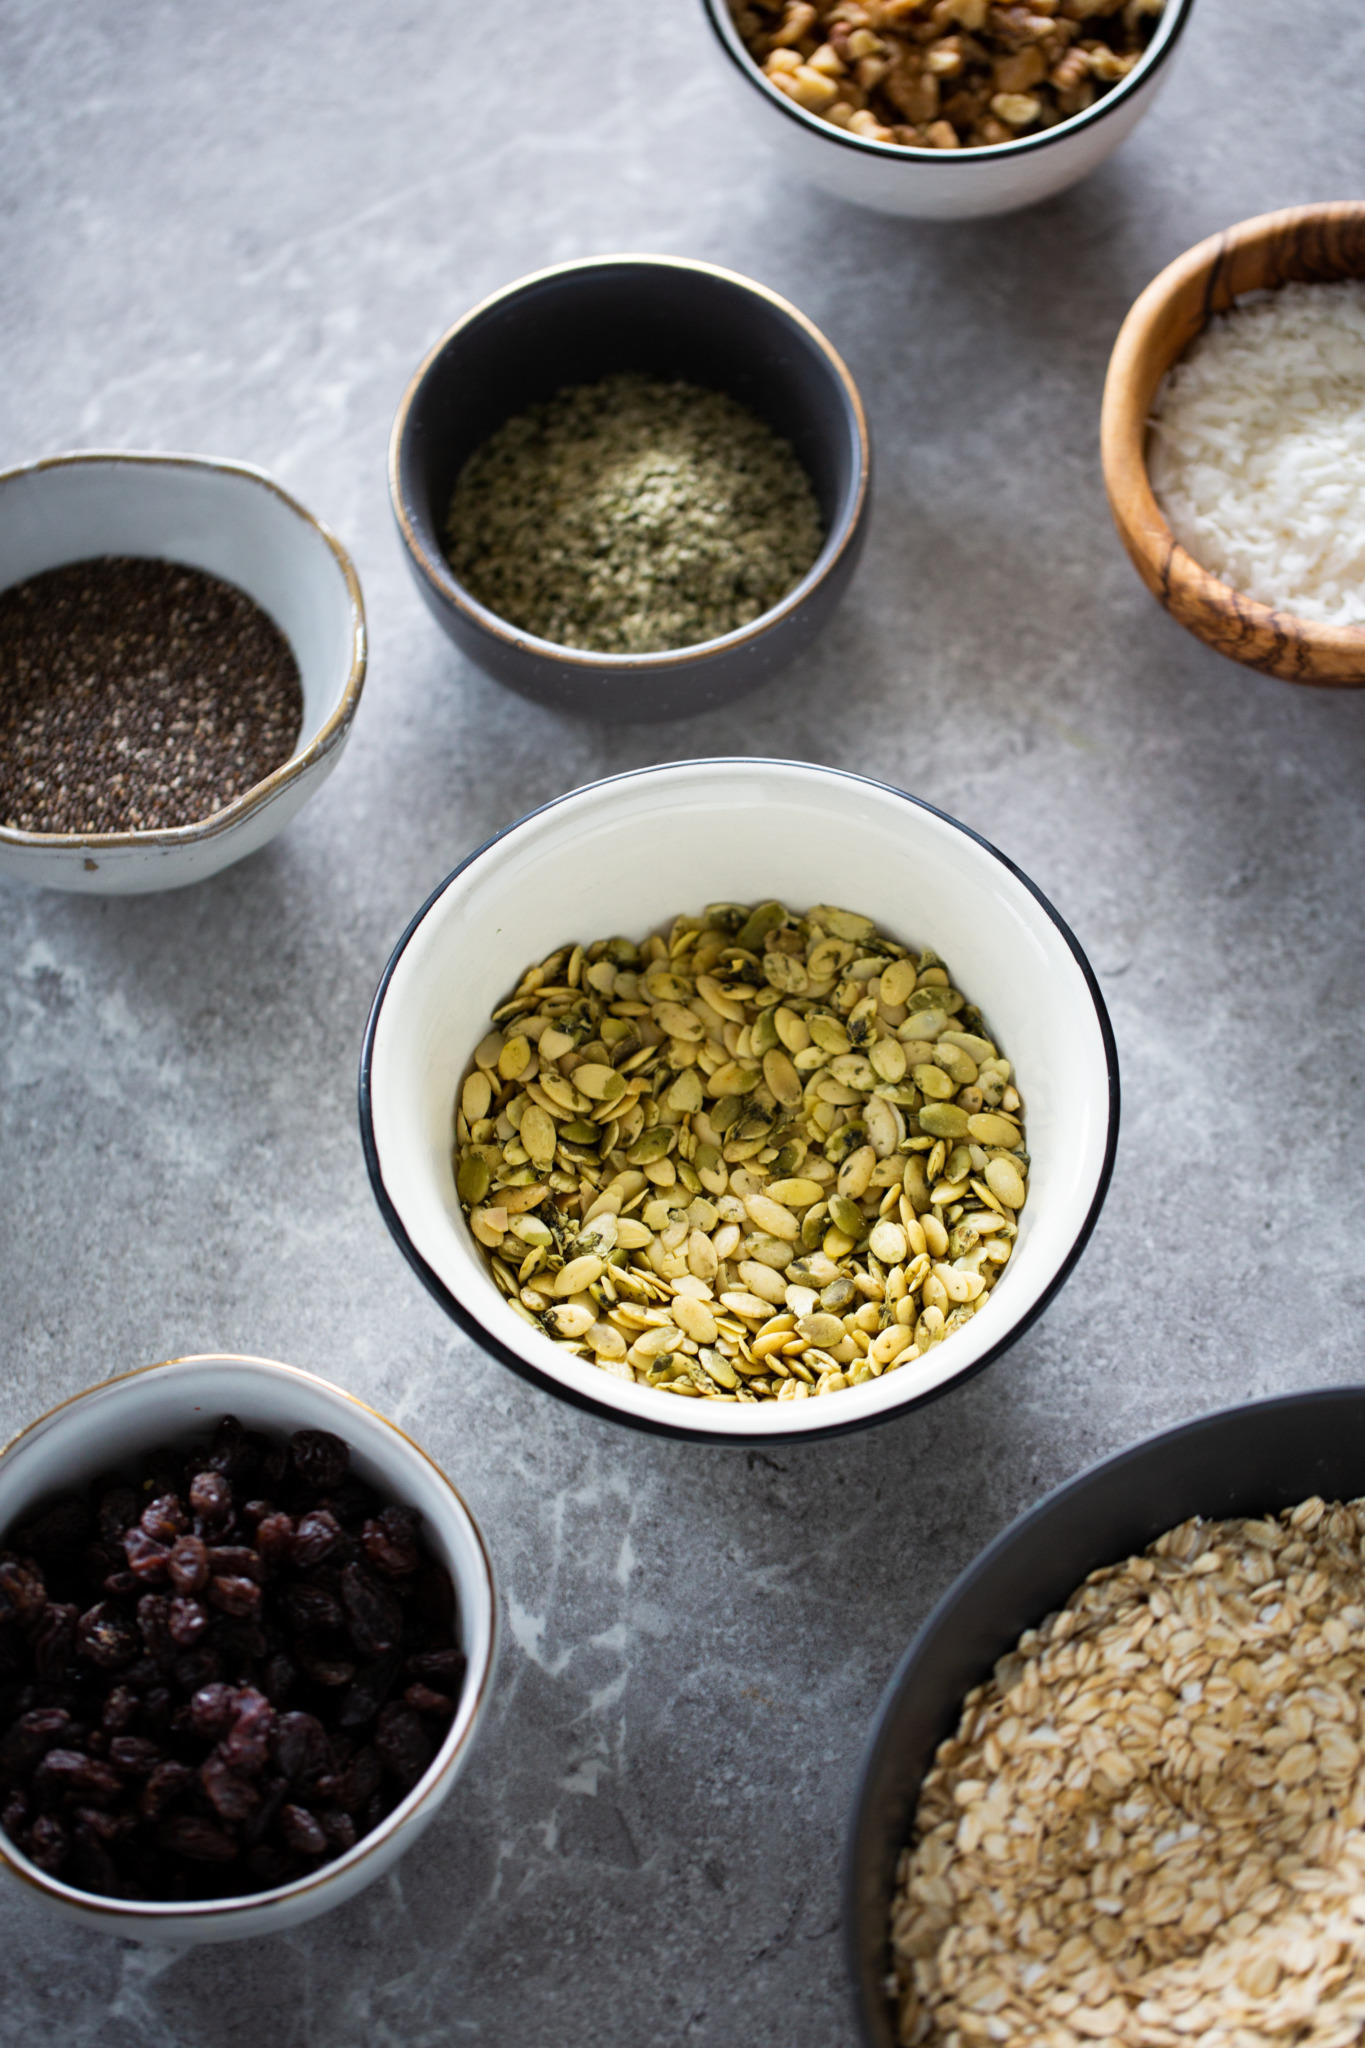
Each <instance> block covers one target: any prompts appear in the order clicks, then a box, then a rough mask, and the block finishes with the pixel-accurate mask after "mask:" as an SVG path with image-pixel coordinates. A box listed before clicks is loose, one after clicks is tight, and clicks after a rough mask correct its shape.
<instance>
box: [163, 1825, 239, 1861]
mask: <svg viewBox="0 0 1365 2048" xmlns="http://www.w3.org/2000/svg"><path fill="white" fill-rule="evenodd" d="M157 1840H158V1841H159V1842H160V1844H161V1846H162V1848H163V1849H165V1850H168V1851H169V1853H170V1854H171V1855H172V1856H188V1857H189V1858H190V1859H191V1860H192V1861H193V1862H195V1863H231V1862H233V1861H234V1860H235V1858H236V1855H237V1844H236V1843H235V1842H234V1841H233V1839H232V1837H231V1835H229V1834H226V1833H225V1832H224V1830H223V1829H222V1828H220V1827H215V1826H214V1824H213V1822H212V1821H211V1820H204V1819H202V1818H201V1816H200V1815H199V1814H197V1813H176V1814H172V1815H171V1817H170V1819H169V1820H164V1821H163V1822H162V1823H161V1826H160V1829H159V1830H158V1833H157Z"/></svg>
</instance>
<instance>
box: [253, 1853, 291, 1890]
mask: <svg viewBox="0 0 1365 2048" xmlns="http://www.w3.org/2000/svg"><path fill="white" fill-rule="evenodd" d="M246 1862H247V1869H248V1870H249V1871H250V1872H251V1875H252V1876H253V1878H254V1879H255V1880H256V1884H257V1886H258V1888H259V1889H260V1890H261V1891H263V1892H270V1891H274V1890H275V1888H276V1886H277V1885H282V1884H288V1883H289V1880H290V1879H291V1878H294V1877H297V1876H298V1874H299V1866H298V1864H297V1862H296V1861H295V1859H294V1858H293V1857H292V1856H291V1855H289V1853H288V1852H287V1850H284V1849H277V1848H276V1846H275V1844H274V1843H273V1842H262V1843H261V1844H260V1845H259V1846H258V1847H257V1848H255V1849H253V1850H252V1852H251V1854H250V1855H249V1856H248V1857H247V1859H246Z"/></svg>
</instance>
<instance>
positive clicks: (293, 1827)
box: [280, 1806, 327, 1856]
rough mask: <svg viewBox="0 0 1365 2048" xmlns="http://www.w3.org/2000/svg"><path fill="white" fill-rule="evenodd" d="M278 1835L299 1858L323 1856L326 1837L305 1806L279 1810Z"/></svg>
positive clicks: (286, 1807) (287, 1807)
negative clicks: (279, 1834)
mask: <svg viewBox="0 0 1365 2048" xmlns="http://www.w3.org/2000/svg"><path fill="white" fill-rule="evenodd" d="M280 1833H281V1835H282V1836H283V1837H284V1840H285V1842H286V1843H287V1844H288V1846H289V1847H290V1848H291V1849H293V1850H296V1851H297V1853H298V1854H299V1855H300V1856H325V1855H326V1853H327V1837H326V1835H325V1834H324V1833H323V1831H322V1829H321V1828H320V1827H319V1826H318V1824H317V1822H316V1821H315V1820H314V1818H313V1816H312V1814H311V1813H310V1812H309V1811H308V1808H307V1807H306V1806H285V1807H282V1808H281V1809H280Z"/></svg>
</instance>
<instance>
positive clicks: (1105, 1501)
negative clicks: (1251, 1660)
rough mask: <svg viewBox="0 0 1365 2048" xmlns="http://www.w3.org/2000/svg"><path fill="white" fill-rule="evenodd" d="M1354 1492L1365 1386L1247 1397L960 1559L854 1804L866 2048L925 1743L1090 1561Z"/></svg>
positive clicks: (880, 2032)
mask: <svg viewBox="0 0 1365 2048" xmlns="http://www.w3.org/2000/svg"><path fill="white" fill-rule="evenodd" d="M1362 1492H1365V1387H1330V1388H1323V1389H1320V1390H1318V1391H1316V1392H1312V1393H1299V1394H1288V1395H1284V1396H1281V1397H1280V1398H1278V1399H1275V1400H1269V1401H1249V1402H1246V1403H1245V1404H1243V1405H1242V1406H1240V1407H1236V1408H1225V1409H1222V1410H1220V1411H1218V1412H1217V1413H1215V1414H1213V1415H1202V1416H1200V1417H1199V1418H1198V1420H1197V1421H1194V1422H1186V1423H1182V1424H1181V1425H1180V1427H1179V1428H1177V1429H1170V1430H1166V1431H1164V1432H1163V1433H1162V1434H1161V1435H1160V1436H1153V1437H1148V1438H1147V1439H1146V1440H1145V1441H1144V1442H1142V1443H1139V1444H1134V1445H1133V1446H1132V1447H1131V1448H1130V1449H1129V1450H1126V1451H1120V1452H1119V1453H1118V1454H1117V1455H1116V1456H1115V1457H1112V1458H1106V1459H1105V1460H1104V1461H1103V1462H1102V1463H1101V1464H1098V1465H1093V1466H1092V1467H1091V1468H1090V1470H1089V1471H1088V1472H1083V1473H1081V1474H1080V1476H1079V1477H1078V1478H1076V1479H1072V1480H1069V1481H1068V1482H1067V1484H1066V1485H1064V1486H1061V1487H1058V1489H1057V1490H1056V1492H1055V1493H1050V1494H1048V1496H1047V1497H1046V1499H1044V1500H1041V1501H1040V1502H1039V1503H1038V1505H1037V1506H1036V1507H1033V1508H1030V1509H1029V1510H1028V1512H1027V1513H1026V1514H1024V1515H1021V1516H1020V1517H1019V1519H1018V1521H1016V1522H1014V1523H1012V1524H1011V1525H1010V1527H1009V1528H1008V1529H1006V1530H1005V1531H1004V1533H1003V1534H1002V1535H1000V1536H997V1537H996V1539H995V1541H994V1542H993V1543H992V1544H990V1545H989V1547H988V1548H987V1549H986V1550H984V1551H983V1552H982V1553H981V1555H980V1557H978V1558H977V1559H976V1561H975V1563H974V1564H971V1565H969V1566H968V1568H967V1570H966V1571H965V1572H963V1574H962V1576H961V1577H960V1578H959V1579H958V1580H957V1581H956V1583H955V1584H954V1585H953V1586H951V1587H950V1588H949V1590H948V1592H946V1593H945V1594H944V1596H943V1598H942V1599H941V1600H940V1601H939V1603H938V1605H937V1606H936V1607H935V1609H934V1611H933V1613H932V1614H931V1615H930V1616H929V1618H928V1620H927V1621H926V1622H925V1624H924V1626H923V1628H922V1629H921V1630H920V1632H919V1634H918V1635H917V1636H916V1638H915V1640H914V1642H913V1643H912V1644H911V1645H910V1648H909V1649H908V1650H907V1651H906V1653H905V1656H904V1658H903V1659H902V1661H901V1665H900V1668H899V1669H898V1671H897V1672H896V1674H895V1676H894V1677H893V1678H892V1680H891V1682H890V1684H889V1685H888V1686H887V1689H886V1692H885V1695H884V1697H883V1699H882V1702H881V1705H880V1706H879V1708H878V1710H877V1715H876V1719H875V1721H874V1723H873V1727H872V1732H871V1735H870V1737H869V1740H868V1747H867V1752H866V1756H865V1758H864V1762H863V1770H862V1777H861V1781H860V1784H859V1787H858V1793H857V1797H856V1799H855V1802H854V1810H853V1820H852V1825H851V1828H850V1831H849V1839H848V1848H847V1856H846V1863H845V1885H844V1914H843V1922H844V1942H845V1950H846V1954H847V1959H848V1965H849V1971H850V1975H851V1977H852V1981H853V1994H854V2001H855V2005H856V2008H857V2014H858V2020H859V2023H860V2024H859V2031H858V2038H859V2040H860V2042H861V2043H862V2044H863V2048H895V2043H896V2027H895V2019H894V2014H893V2012H892V2009H891V2006H890V2004H889V2002H888V2000H887V1998H886V1994H885V1988H884V1987H885V1983H886V1977H887V1972H888V1970H889V1968H890V1963H891V1955H890V1920H891V1900H892V1896H893V1893H894V1889H895V1875H896V1863H897V1860H898V1858H899V1856H900V1852H901V1849H902V1847H903V1846H904V1844H905V1842H906V1840H907V1838H908V1836H909V1834H910V1830H911V1827H912V1825H913V1822H914V1816H915V1808H916V1806H917V1804H918V1800H919V1789H920V1785H921V1783H922V1781H923V1779H924V1776H925V1773H926V1772H927V1770H928V1768H929V1765H930V1763H931V1762H932V1761H933V1756H934V1752H935V1750H936V1749H937V1748H938V1745H939V1743H940V1742H942V1741H943V1740H944V1738H945V1737H946V1736H948V1735H950V1734H951V1733H952V1731H953V1729H954V1728H955V1727H956V1726H957V1723H958V1720H959V1717H960V1715H961V1711H962V1701H963V1698H964V1697H965V1695H966V1694H967V1693H968V1692H970V1691H971V1689H972V1687H973V1686H975V1685H979V1684H980V1683H981V1682H982V1680H983V1679H985V1678H987V1677H988V1676H989V1675H990V1672H991V1670H992V1668H993V1666H994V1665H995V1663H996V1662H997V1660H998V1659H999V1658H1001V1657H1003V1656H1005V1655H1006V1654H1007V1652H1009V1651H1010V1650H1012V1649H1013V1648H1014V1646H1015V1644H1016V1643H1017V1642H1018V1640H1019V1638H1020V1636H1021V1635H1022V1634H1023V1632H1024V1630H1025V1629H1026V1628H1033V1627H1036V1626H1037V1624H1038V1623H1039V1622H1040V1621H1042V1620H1043V1618H1044V1617H1045V1616H1046V1615H1048V1614H1052V1613H1055V1612H1056V1611H1057V1609H1058V1608H1060V1607H1062V1606H1064V1605H1065V1603H1066V1601H1067V1599H1068V1598H1069V1597H1070V1595H1071V1594H1072V1593H1073V1592H1074V1591H1075V1590H1076V1588H1077V1587H1078V1586H1079V1585H1080V1584H1081V1583H1082V1582H1083V1581H1084V1580H1085V1579H1086V1578H1087V1577H1088V1576H1089V1574H1090V1573H1091V1572H1093V1571H1098V1570H1100V1569H1102V1568H1103V1567H1104V1566H1106V1565H1113V1564H1120V1563H1122V1562H1123V1560H1124V1559H1125V1558H1128V1557H1132V1556H1134V1555H1136V1554H1137V1553H1138V1552H1140V1551H1143V1550H1145V1549H1146V1547H1147V1545H1148V1544H1149V1543H1153V1542H1155V1540H1156V1538H1157V1537H1158V1536H1160V1535H1162V1534H1163V1533H1164V1532H1165V1531H1166V1530H1167V1529H1173V1528H1175V1527H1176V1526H1177V1524H1179V1523H1180V1522H1184V1521H1187V1520H1188V1519H1189V1517H1190V1516H1191V1515H1204V1516H1207V1517H1208V1518H1210V1519H1214V1518H1220V1519H1221V1518H1223V1517H1231V1516H1239V1515H1267V1514H1278V1513H1279V1512H1280V1511H1281V1510H1282V1509H1284V1508H1288V1507H1294V1506H1296V1505H1297V1503H1298V1502H1299V1501H1301V1500H1307V1499H1308V1498H1309V1497H1310V1496H1311V1495H1313V1494H1318V1495H1320V1496H1321V1497H1322V1499H1324V1500H1328V1501H1333V1500H1354V1499H1358V1498H1359V1496H1360V1495H1361V1493H1362ZM1190 2038H1191V2039H1192V2040H1193V2039H1194V2038H1195V2037H1194V2036H1191V2037H1190Z"/></svg>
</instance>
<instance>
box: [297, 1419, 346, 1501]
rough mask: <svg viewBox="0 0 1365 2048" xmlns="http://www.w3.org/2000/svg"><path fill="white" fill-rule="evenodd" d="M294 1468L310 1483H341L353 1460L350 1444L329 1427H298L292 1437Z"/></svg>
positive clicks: (323, 1487)
mask: <svg viewBox="0 0 1365 2048" xmlns="http://www.w3.org/2000/svg"><path fill="white" fill-rule="evenodd" d="M289 1456H290V1460H291V1462H292V1464H293V1467H294V1470H295V1471H296V1472H297V1473H298V1475H299V1478H300V1479H302V1480H303V1482H304V1484H305V1485H307V1486H316V1487H318V1488H322V1489H325V1488H327V1487H330V1486H339V1485H340V1484H341V1481H342V1480H343V1479H344V1478H345V1476H346V1472H347V1470H348V1468H349V1466H350V1463H351V1450H350V1446H349V1444H346V1443H343V1441H342V1439H341V1438H340V1437H339V1436H333V1435H332V1434H331V1432H330V1430H326V1429H299V1430H296V1431H295V1432H294V1434H293V1436H291V1437H290V1439H289Z"/></svg>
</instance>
